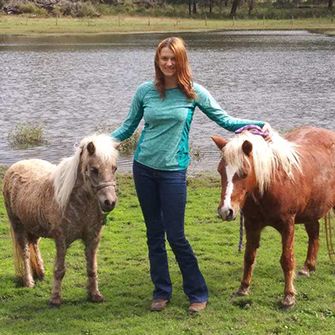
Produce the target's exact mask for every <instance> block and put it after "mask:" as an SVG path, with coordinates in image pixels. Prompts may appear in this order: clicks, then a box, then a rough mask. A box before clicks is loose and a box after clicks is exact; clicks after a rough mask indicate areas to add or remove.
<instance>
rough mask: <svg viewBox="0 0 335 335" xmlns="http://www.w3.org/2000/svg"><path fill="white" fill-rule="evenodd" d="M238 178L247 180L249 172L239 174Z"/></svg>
mask: <svg viewBox="0 0 335 335" xmlns="http://www.w3.org/2000/svg"><path fill="white" fill-rule="evenodd" d="M238 176H239V177H240V178H241V179H245V178H247V177H248V172H247V171H241V172H239V173H238Z"/></svg>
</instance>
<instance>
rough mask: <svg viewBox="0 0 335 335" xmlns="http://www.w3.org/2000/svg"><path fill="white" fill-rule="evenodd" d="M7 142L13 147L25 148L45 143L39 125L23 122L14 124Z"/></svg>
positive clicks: (41, 128)
mask: <svg viewBox="0 0 335 335" xmlns="http://www.w3.org/2000/svg"><path fill="white" fill-rule="evenodd" d="M8 142H9V144H10V145H11V147H13V148H15V149H27V148H31V147H35V146H40V145H43V144H46V143H47V141H46V140H45V139H44V131H43V127H42V126H41V125H37V126H36V125H33V124H31V123H23V124H19V125H16V127H15V129H13V130H12V131H11V132H10V133H9V134H8Z"/></svg>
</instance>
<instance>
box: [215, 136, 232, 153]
mask: <svg viewBox="0 0 335 335" xmlns="http://www.w3.org/2000/svg"><path fill="white" fill-rule="evenodd" d="M211 139H212V140H213V141H214V143H215V144H216V146H217V147H218V148H219V149H220V150H222V148H223V147H224V146H225V145H226V144H227V143H228V141H227V140H226V139H224V138H223V137H221V136H218V135H214V136H212V137H211Z"/></svg>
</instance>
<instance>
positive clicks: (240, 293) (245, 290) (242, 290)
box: [234, 287, 249, 297]
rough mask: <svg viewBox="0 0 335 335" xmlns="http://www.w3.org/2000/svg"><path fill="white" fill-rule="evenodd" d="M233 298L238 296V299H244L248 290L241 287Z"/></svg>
mask: <svg viewBox="0 0 335 335" xmlns="http://www.w3.org/2000/svg"><path fill="white" fill-rule="evenodd" d="M234 295H235V296H238V297H245V296H247V295H249V288H248V287H247V288H243V287H240V288H239V289H238V290H237V291H236V292H235V293H234Z"/></svg>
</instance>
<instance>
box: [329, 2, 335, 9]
mask: <svg viewBox="0 0 335 335" xmlns="http://www.w3.org/2000/svg"><path fill="white" fill-rule="evenodd" d="M333 4H334V0H328V9H329V10H333Z"/></svg>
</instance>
